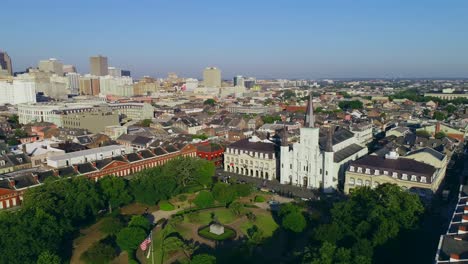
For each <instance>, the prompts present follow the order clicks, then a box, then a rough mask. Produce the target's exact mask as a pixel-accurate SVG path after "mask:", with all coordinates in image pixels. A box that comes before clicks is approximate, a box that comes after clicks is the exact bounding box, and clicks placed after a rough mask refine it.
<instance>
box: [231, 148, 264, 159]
mask: <svg viewBox="0 0 468 264" xmlns="http://www.w3.org/2000/svg"><path fill="white" fill-rule="evenodd" d="M227 153H229V154H234V155H240V154H247V155H250V156H252V157H256V158H261V159H269V158H270V156H269V154H268V153H262V152H254V151H247V150H240V149H233V148H228V149H227Z"/></svg>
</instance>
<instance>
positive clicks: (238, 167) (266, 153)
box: [224, 136, 277, 180]
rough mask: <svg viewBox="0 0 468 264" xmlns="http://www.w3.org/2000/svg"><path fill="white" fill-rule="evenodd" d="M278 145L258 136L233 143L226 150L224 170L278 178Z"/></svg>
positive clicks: (263, 177) (269, 178) (268, 178)
mask: <svg viewBox="0 0 468 264" xmlns="http://www.w3.org/2000/svg"><path fill="white" fill-rule="evenodd" d="M276 160H277V152H276V145H275V144H274V143H273V142H271V141H269V140H267V139H265V140H261V139H260V138H258V137H257V136H252V137H251V138H246V139H241V140H239V141H237V142H234V143H232V144H231V145H229V146H228V147H227V148H226V151H225V152H224V171H226V172H232V173H237V174H242V175H245V176H250V177H254V178H260V179H265V180H274V179H276V176H277V173H276V171H277V170H276Z"/></svg>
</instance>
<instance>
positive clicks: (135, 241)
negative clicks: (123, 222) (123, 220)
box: [117, 227, 146, 252]
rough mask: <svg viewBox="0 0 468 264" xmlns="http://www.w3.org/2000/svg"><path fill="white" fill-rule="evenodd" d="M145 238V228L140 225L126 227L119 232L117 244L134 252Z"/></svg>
mask: <svg viewBox="0 0 468 264" xmlns="http://www.w3.org/2000/svg"><path fill="white" fill-rule="evenodd" d="M145 238H146V233H145V230H143V229H141V228H139V227H125V228H123V229H122V230H120V232H119V233H118V234H117V245H119V247H120V248H121V249H123V250H126V251H129V252H133V251H134V250H136V249H137V248H138V246H139V245H140V243H141V242H143V240H144V239H145Z"/></svg>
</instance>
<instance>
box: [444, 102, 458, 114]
mask: <svg viewBox="0 0 468 264" xmlns="http://www.w3.org/2000/svg"><path fill="white" fill-rule="evenodd" d="M445 111H447V112H448V113H449V114H453V113H454V112H455V111H457V107H456V106H455V105H453V104H448V105H447V106H446V107H445Z"/></svg>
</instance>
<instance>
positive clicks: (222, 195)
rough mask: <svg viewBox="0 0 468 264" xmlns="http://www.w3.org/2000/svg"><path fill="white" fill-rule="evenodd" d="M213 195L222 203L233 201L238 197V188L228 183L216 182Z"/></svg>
mask: <svg viewBox="0 0 468 264" xmlns="http://www.w3.org/2000/svg"><path fill="white" fill-rule="evenodd" d="M212 193H213V197H214V199H215V200H216V201H218V202H220V203H222V204H228V203H231V202H232V201H234V200H235V199H236V196H237V194H236V190H235V188H232V187H231V186H230V185H228V184H226V183H222V182H219V183H216V184H215V185H214V187H213V190H212Z"/></svg>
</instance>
